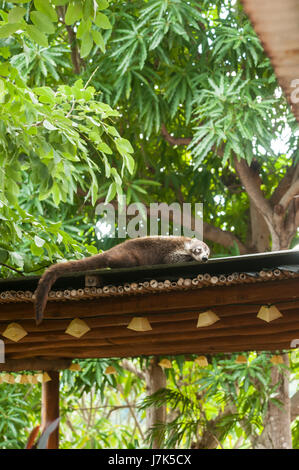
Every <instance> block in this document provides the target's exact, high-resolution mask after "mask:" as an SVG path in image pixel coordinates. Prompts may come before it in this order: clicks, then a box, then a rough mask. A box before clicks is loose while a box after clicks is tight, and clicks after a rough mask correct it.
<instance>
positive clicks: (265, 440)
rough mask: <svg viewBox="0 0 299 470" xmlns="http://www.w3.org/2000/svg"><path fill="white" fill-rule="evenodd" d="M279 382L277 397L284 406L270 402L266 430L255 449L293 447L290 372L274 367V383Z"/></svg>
mask: <svg viewBox="0 0 299 470" xmlns="http://www.w3.org/2000/svg"><path fill="white" fill-rule="evenodd" d="M283 360H284V363H285V365H286V366H289V358H288V355H287V354H284V355H283ZM277 383H279V387H278V389H277V395H276V396H275V398H276V399H277V400H279V401H280V402H282V408H279V407H278V406H277V405H276V404H275V403H272V402H271V401H270V402H269V407H268V412H267V415H266V417H265V420H264V430H263V432H262V434H261V435H260V436H259V438H258V439H257V440H256V442H255V443H254V444H253V448H255V449H292V435H291V403H290V397H289V372H288V371H285V370H283V371H280V370H279V369H278V367H276V366H274V367H273V368H272V384H273V385H275V384H277Z"/></svg>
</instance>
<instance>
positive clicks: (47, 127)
mask: <svg viewBox="0 0 299 470" xmlns="http://www.w3.org/2000/svg"><path fill="white" fill-rule="evenodd" d="M43 126H44V127H45V128H46V129H48V131H55V130H56V129H57V127H55V126H53V124H51V122H49V121H48V120H47V119H45V120H44V122H43Z"/></svg>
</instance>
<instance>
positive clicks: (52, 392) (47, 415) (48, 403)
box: [42, 370, 59, 449]
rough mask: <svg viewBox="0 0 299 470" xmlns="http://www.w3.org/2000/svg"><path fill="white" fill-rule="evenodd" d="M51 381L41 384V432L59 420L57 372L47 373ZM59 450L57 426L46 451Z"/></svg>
mask: <svg viewBox="0 0 299 470" xmlns="http://www.w3.org/2000/svg"><path fill="white" fill-rule="evenodd" d="M48 374H49V376H50V377H51V380H50V381H48V382H43V383H42V430H44V429H45V428H46V427H47V426H48V425H49V424H51V423H52V422H53V421H55V419H57V418H59V372H58V371H54V370H52V371H48ZM58 448H59V426H57V428H56V429H55V430H54V431H53V432H52V433H51V434H50V437H49V440H48V447H47V449H58Z"/></svg>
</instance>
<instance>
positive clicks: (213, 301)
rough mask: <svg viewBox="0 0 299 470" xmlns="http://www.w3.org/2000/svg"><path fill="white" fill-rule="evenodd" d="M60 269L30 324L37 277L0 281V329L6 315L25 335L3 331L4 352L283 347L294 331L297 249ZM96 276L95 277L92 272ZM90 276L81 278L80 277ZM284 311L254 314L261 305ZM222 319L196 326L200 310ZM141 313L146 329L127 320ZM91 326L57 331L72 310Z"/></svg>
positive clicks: (298, 296) (70, 354) (45, 354)
mask: <svg viewBox="0 0 299 470" xmlns="http://www.w3.org/2000/svg"><path fill="white" fill-rule="evenodd" d="M85 276H86V273H78V275H76V276H72V277H69V276H65V277H63V278H61V279H59V280H58V281H57V283H56V284H55V286H54V287H55V290H53V291H51V292H50V295H49V299H48V304H47V308H46V311H45V320H44V321H43V323H42V324H41V325H39V326H36V324H35V320H34V312H33V305H32V294H33V292H34V289H35V287H36V284H37V281H38V279H39V278H38V277H32V276H30V277H28V278H22V279H17V280H2V281H1V282H0V333H1V334H2V333H3V332H4V330H5V328H6V327H7V325H8V324H10V323H11V322H16V323H18V324H20V325H21V326H22V327H23V328H24V329H25V330H26V331H27V333H28V334H27V335H26V336H25V337H24V338H22V339H21V340H20V341H18V342H13V341H11V340H8V339H7V338H5V337H3V336H2V337H1V339H2V340H4V342H5V352H6V358H7V359H9V358H11V359H22V358H32V357H33V358H52V359H53V358H88V357H90V358H91V357H130V356H140V355H154V354H158V355H174V354H190V353H195V354H200V353H217V352H234V351H245V350H281V349H289V348H290V344H291V341H292V340H294V339H296V338H299V252H298V251H293V250H289V251H283V252H277V253H262V254H258V255H244V256H237V257H233V258H218V259H211V260H210V261H209V262H208V263H206V264H199V263H196V262H192V263H185V264H181V265H170V266H152V267H139V268H134V269H117V270H114V269H113V270H100V271H93V272H89V273H88V275H87V277H85ZM94 276H97V277H96V278H95V277H94ZM86 281H87V283H90V284H92V283H95V281H97V282H98V285H94V286H89V287H86V285H85V282H86ZM272 303H273V304H275V305H276V306H277V308H278V309H279V310H280V311H281V313H282V314H283V316H282V317H281V318H278V319H276V320H274V321H273V322H271V323H266V322H265V321H263V320H261V319H259V318H257V313H258V311H259V308H260V307H261V306H262V305H267V304H272ZM206 310H212V311H213V312H214V313H216V314H217V315H218V316H219V318H220V320H219V321H217V322H216V323H214V324H212V325H211V326H208V327H201V328H197V327H196V325H197V318H198V315H199V313H201V312H204V311H206ZM135 316H145V317H147V318H148V320H149V321H150V324H151V326H152V330H151V331H145V332H137V331H132V330H129V329H128V328H127V326H128V324H129V322H130V320H131V319H132V318H133V317H135ZM76 317H78V318H80V319H82V320H84V321H85V322H86V323H87V325H88V326H89V327H90V331H88V332H87V333H86V334H84V335H83V336H82V337H81V338H75V337H73V336H70V335H69V334H67V333H65V330H66V328H67V327H68V325H69V323H70V321H71V320H72V319H74V318H76Z"/></svg>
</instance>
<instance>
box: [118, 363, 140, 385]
mask: <svg viewBox="0 0 299 470" xmlns="http://www.w3.org/2000/svg"><path fill="white" fill-rule="evenodd" d="M120 365H121V367H123V368H124V369H126V370H128V371H129V372H132V373H133V374H135V375H136V376H137V377H139V379H142V380H145V373H144V372H143V371H142V370H140V369H137V367H135V366H134V364H132V363H131V362H129V361H128V360H127V359H123V360H122V361H121V363H120Z"/></svg>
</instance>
